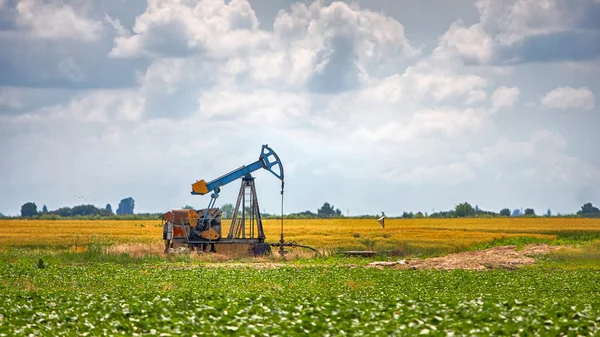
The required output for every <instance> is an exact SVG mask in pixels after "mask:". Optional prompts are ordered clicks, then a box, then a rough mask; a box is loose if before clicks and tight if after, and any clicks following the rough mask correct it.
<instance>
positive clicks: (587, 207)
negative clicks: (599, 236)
mask: <svg viewBox="0 0 600 337" xmlns="http://www.w3.org/2000/svg"><path fill="white" fill-rule="evenodd" d="M596 213H600V209H598V207H594V205H592V203H591V202H587V203H585V204H583V206H581V210H580V211H578V212H577V214H579V215H587V214H596Z"/></svg>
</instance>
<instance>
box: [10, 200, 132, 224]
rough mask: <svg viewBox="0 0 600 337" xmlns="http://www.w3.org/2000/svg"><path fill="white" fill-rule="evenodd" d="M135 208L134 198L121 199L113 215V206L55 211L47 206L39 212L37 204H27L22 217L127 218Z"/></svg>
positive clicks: (79, 206) (22, 207) (68, 208)
mask: <svg viewBox="0 0 600 337" xmlns="http://www.w3.org/2000/svg"><path fill="white" fill-rule="evenodd" d="M134 208H135V200H134V199H133V198H132V197H127V198H124V199H121V201H120V202H119V207H118V208H117V211H116V212H115V213H113V210H112V206H111V205H110V204H106V206H105V207H104V208H99V207H96V206H94V205H89V204H88V205H77V206H74V207H60V208H58V209H55V210H51V211H49V210H48V207H46V205H43V206H42V209H41V210H38V206H37V205H36V203H35V202H31V201H30V202H26V203H25V204H23V205H22V206H21V217H24V218H33V217H38V218H44V219H50V218H70V217H100V218H102V217H111V216H114V215H118V216H121V215H123V216H125V215H133V214H134V212H133V210H134Z"/></svg>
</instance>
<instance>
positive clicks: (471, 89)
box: [403, 62, 487, 102]
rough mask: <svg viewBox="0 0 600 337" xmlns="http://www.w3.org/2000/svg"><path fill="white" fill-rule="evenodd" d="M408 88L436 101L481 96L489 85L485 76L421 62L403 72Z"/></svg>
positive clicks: (470, 98) (469, 98) (419, 95)
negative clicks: (460, 72)
mask: <svg viewBox="0 0 600 337" xmlns="http://www.w3.org/2000/svg"><path fill="white" fill-rule="evenodd" d="M403 77H404V78H405V80H406V88H407V90H408V91H410V92H414V93H415V94H416V95H417V96H418V97H421V98H423V99H427V98H431V99H433V100H434V101H436V102H440V101H444V100H447V99H452V98H460V97H463V98H466V100H467V101H473V98H472V96H473V95H476V96H477V97H479V98H480V97H481V96H482V95H481V90H482V89H483V88H484V87H485V86H486V85H487V81H486V79H485V78H483V77H480V76H477V75H473V74H459V73H456V72H454V71H452V70H451V69H448V68H446V67H443V66H436V65H433V64H432V63H429V62H421V63H419V64H417V65H416V66H415V67H409V68H408V69H406V72H405V73H404V74H403Z"/></svg>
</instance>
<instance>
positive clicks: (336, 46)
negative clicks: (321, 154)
mask: <svg viewBox="0 0 600 337" xmlns="http://www.w3.org/2000/svg"><path fill="white" fill-rule="evenodd" d="M133 31H134V34H133V35H129V36H120V37H116V38H115V46H114V48H113V50H112V51H111V52H110V55H111V56H113V57H133V56H151V57H157V58H158V57H163V56H175V57H182V58H183V57H187V56H190V55H191V54H194V53H203V54H204V55H206V56H207V57H205V58H204V60H205V61H206V62H212V61H217V62H220V64H216V65H214V66H215V68H216V69H218V70H219V72H220V73H219V77H218V81H220V83H221V85H229V84H233V83H236V85H238V86H239V85H244V84H245V83H248V84H251V87H253V88H256V86H257V85H259V86H264V87H265V88H271V87H286V88H295V89H301V88H307V89H308V90H310V91H312V92H325V91H329V92H340V91H347V90H353V89H356V88H358V87H360V86H361V85H362V84H363V83H365V82H368V81H369V80H370V79H371V77H372V76H374V75H373V74H374V73H377V72H380V71H381V70H382V69H384V68H385V69H388V68H389V69H392V68H394V67H396V66H397V65H396V62H397V61H398V60H399V59H402V58H410V57H413V56H416V55H418V54H419V51H418V50H417V49H415V48H414V47H412V46H411V44H410V42H409V41H408V39H407V38H406V36H405V34H404V27H403V26H402V25H401V24H400V23H399V22H398V21H396V20H394V19H392V18H390V17H388V16H385V15H383V14H381V13H375V12H371V11H368V10H362V9H360V8H358V7H353V6H349V5H347V4H345V3H342V2H334V3H331V4H329V5H324V4H323V2H321V1H315V2H313V3H312V4H310V5H306V4H302V3H297V4H294V5H293V6H292V9H291V10H290V11H285V10H282V11H280V12H279V14H278V15H277V17H276V18H275V22H274V24H273V31H268V30H261V29H259V27H258V21H257V19H256V16H255V15H254V11H253V10H252V8H251V7H250V5H249V3H248V2H247V1H246V0H234V1H231V2H230V3H229V4H226V3H225V2H224V1H223V0H203V1H200V2H199V3H198V4H196V5H195V6H193V5H192V4H191V3H181V2H179V1H175V0H151V1H150V3H149V5H148V7H147V9H146V12H144V13H143V14H142V15H140V16H138V17H137V19H136V23H135V25H134V27H133ZM188 59H189V58H188ZM221 60H223V62H221ZM225 60H226V61H225ZM388 73H389V70H388Z"/></svg>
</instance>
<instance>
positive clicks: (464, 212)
mask: <svg viewBox="0 0 600 337" xmlns="http://www.w3.org/2000/svg"><path fill="white" fill-rule="evenodd" d="M134 207H135V200H134V199H133V198H131V197H128V198H124V199H122V200H121V201H120V202H119V206H118V208H117V210H116V212H115V213H113V210H112V206H111V205H110V204H107V205H106V206H105V207H104V208H99V207H96V206H94V205H78V206H74V207H61V208H58V209H56V210H52V211H49V210H48V208H47V207H46V205H43V207H42V209H41V210H38V208H37V205H36V204H35V203H34V202H27V203H25V204H23V206H21V217H24V218H38V219H62V218H83V219H103V218H106V219H123V220H127V219H131V220H137V219H156V218H158V217H160V215H162V213H143V214H140V213H138V214H134ZM182 208H189V209H194V207H192V206H189V205H186V206H183V207H182ZM220 208H221V211H222V212H223V218H226V219H227V218H231V217H232V215H233V211H234V207H233V205H232V204H224V205H222V206H221V207H220ZM383 215H385V213H384V212H381V214H363V215H356V216H351V218H379V217H380V216H383ZM261 216H262V218H263V219H269V218H280V217H281V214H269V213H261ZM537 216H563V217H585V218H600V209H598V207H596V206H594V205H593V204H592V203H590V202H587V203H585V204H583V205H582V206H581V209H579V210H578V211H577V212H576V213H574V214H562V215H561V214H558V215H553V214H552V212H551V210H549V209H548V210H547V211H546V212H545V213H544V214H539V215H538V214H536V213H535V211H534V210H533V209H532V208H526V209H524V210H521V209H514V210H512V211H511V210H510V209H509V208H503V209H501V210H500V211H499V212H494V211H486V210H482V209H480V208H479V207H478V206H477V205H475V207H473V206H472V205H471V204H470V203H468V202H463V203H460V204H458V205H456V206H455V207H454V208H453V209H451V210H448V211H438V212H432V213H431V214H428V213H427V212H425V213H423V212H416V213H413V212H403V213H402V215H400V216H396V217H390V216H388V218H403V219H420V218H495V217H537ZM0 217H2V215H1V214H0ZM348 217H349V216H348V215H345V214H343V213H342V211H340V209H339V208H336V207H335V206H334V205H332V204H330V203H329V202H325V203H324V204H323V206H321V207H320V208H318V209H317V210H316V213H315V212H312V211H310V210H306V211H303V212H298V213H290V214H285V215H284V218H286V219H326V218H348Z"/></svg>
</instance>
